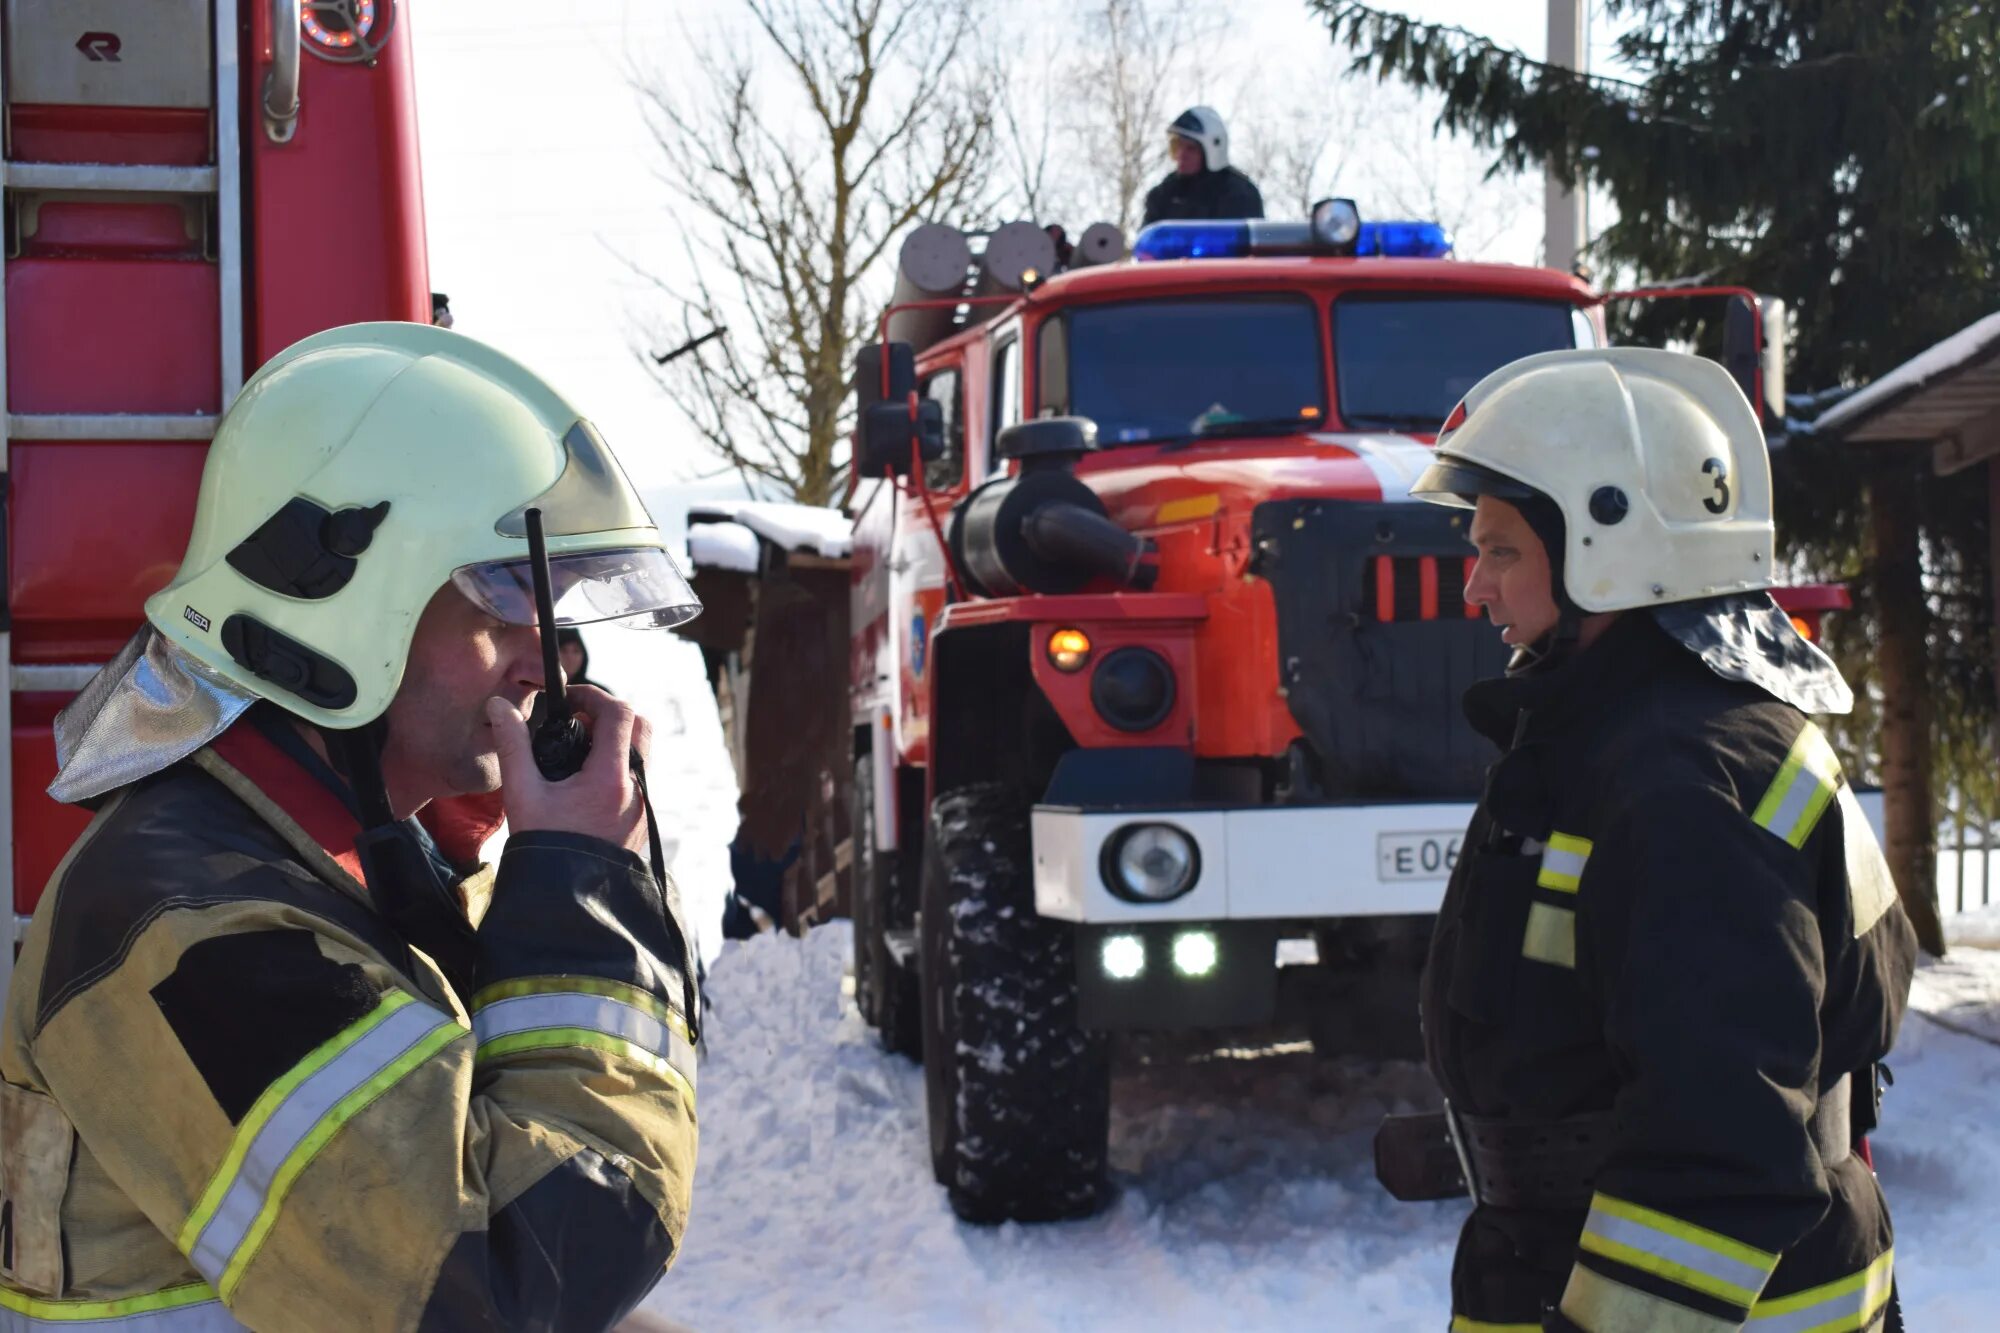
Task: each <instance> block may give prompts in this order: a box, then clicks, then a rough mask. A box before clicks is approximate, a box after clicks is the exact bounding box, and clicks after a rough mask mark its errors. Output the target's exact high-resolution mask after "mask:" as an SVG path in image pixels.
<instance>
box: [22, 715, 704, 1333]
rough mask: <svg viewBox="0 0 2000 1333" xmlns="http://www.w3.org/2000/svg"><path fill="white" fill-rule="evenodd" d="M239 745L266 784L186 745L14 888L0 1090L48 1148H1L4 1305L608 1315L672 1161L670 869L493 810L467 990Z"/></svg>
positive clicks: (519, 1318) (95, 1310)
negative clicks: (494, 849) (499, 849)
mask: <svg viewBox="0 0 2000 1333" xmlns="http://www.w3.org/2000/svg"><path fill="white" fill-rule="evenodd" d="M241 728H242V724H239V728H238V729H239V730H240V729H241ZM230 737H231V738H234V739H233V740H232V744H233V745H235V746H237V747H238V748H239V749H240V748H241V746H242V745H243V744H244V743H245V742H244V740H243V738H242V737H238V736H237V734H236V732H235V731H232V732H231V733H230ZM249 743H250V744H251V745H252V746H253V747H254V746H255V742H254V741H252V742H249ZM218 748H227V747H220V746H219V747H218ZM253 757H255V758H257V759H258V761H259V765H258V771H259V772H260V773H262V774H264V775H265V784H266V785H267V786H268V785H269V778H270V775H272V774H278V775H281V776H286V780H285V781H282V782H279V783H278V784H276V785H278V786H279V787H281V788H282V790H277V791H270V790H260V787H259V784H257V783H252V782H250V781H249V780H248V779H247V778H246V777H245V775H244V771H243V770H242V769H241V768H238V767H237V766H235V765H232V764H230V763H228V762H226V761H224V760H223V759H221V758H220V757H219V756H218V754H216V753H214V752H209V751H204V752H202V753H201V754H200V755H198V756H196V757H195V759H194V761H192V762H190V763H186V764H182V765H179V766H177V767H175V768H173V769H171V770H169V771H167V772H166V773H163V774H160V775H158V776H157V777H154V778H152V779H148V780H146V781H144V782H141V783H138V784H135V785H133V786H132V787H128V788H124V789H121V790H120V791H118V792H117V793H114V794H113V795H112V796H111V797H110V798H109V799H108V801H107V803H106V804H105V805H104V807H103V808H102V809H100V810H99V812H98V814H97V816H96V818H95V820H94V821H93V822H92V824H91V826H90V829H89V830H88V831H87V832H86V833H85V835H84V836H83V838H82V839H81V840H80V841H79V842H78V844H77V846H76V848H75V849H73V850H72V851H71V853H70V855H69V857H68V858H67V859H66V860H65V862H64V863H63V865H62V867H61V868H60V869H59V870H58V872H57V874H56V876H55V878H54V880H53V882H52V884H51V886H50V889H49V892H48V893H47V894H46V895H45V897H44V899H43V902H42V905H41V909H40V910H39V911H38V912H37V914H36V917H35V921H34V924H33V926H32V928H31V929H30V931H29V933H28V938H27V941H26V944H25V946H24V948H23V950H22V954H21V959H20V963H19V966H18V968H17V970H16V972H15V975H14V981H13V987H12V990H11V992H10V995H9V999H8V1005H7V1012H6V1017H5V1024H4V1037H0V1075H4V1078H5V1084H6V1086H5V1088H4V1102H0V1115H5V1116H10V1117H18V1118H19V1120H20V1122H21V1123H22V1124H23V1125H37V1126H40V1127H41V1130H42V1131H43V1132H42V1134H41V1141H42V1142H43V1143H44V1144H47V1145H60V1147H59V1148H55V1149H50V1150H46V1151H43V1152H41V1153H39V1154H38V1155H37V1156H36V1158H35V1160H33V1161H29V1160H26V1159H22V1160H12V1159H10V1158H9V1157H8V1155H7V1154H5V1153H0V1178H4V1181H5V1183H6V1185H7V1187H8V1194H9V1196H10V1198H14V1200H15V1203H16V1212H15V1214H14V1226H15V1232H16V1235H17V1237H20V1238H24V1239H26V1240H27V1241H28V1243H27V1244H26V1245H25V1247H23V1246H20V1245H17V1247H16V1248H15V1250H14V1251H13V1252H12V1254H11V1259H12V1266H11V1267H4V1268H0V1283H4V1288H5V1289H0V1330H4V1329H9V1328H43V1327H56V1326H61V1327H65V1328H87V1327H93V1326H98V1325H99V1324H102V1326H106V1327H108V1326H109V1324H108V1323H104V1322H103V1321H109V1320H116V1321H117V1323H116V1326H117V1327H118V1328H119V1329H121V1330H132V1333H151V1330H153V1329H160V1330H168V1329H171V1330H174V1331H175V1333H180V1331H181V1330H194V1329H204V1330H205V1329H213V1328H236V1327H249V1328H253V1329H271V1330H279V1329H282V1330H299V1329H308V1330H309V1329H385V1330H403V1329H419V1328H439V1329H446V1328H448V1329H468V1328H479V1329H496V1330H497V1329H549V1330H557V1329H560V1330H564V1333H567V1331H568V1330H572V1329H590V1328H605V1327H608V1326H610V1325H611V1324H612V1323H615V1322H616V1321H617V1320H618V1319H619V1318H622V1317H623V1315H624V1314H625V1312H626V1311H627V1310H629V1309H630V1308H631V1307H632V1306H633V1305H635V1304H636V1303H637V1302H638V1301H639V1299H640V1298H641V1297H642V1296H643V1295H644V1294H645V1293H646V1291H647V1290H648V1289H649V1288H650V1287H651V1286H652V1285H653V1284H654V1282H655V1281H656V1280H657V1279H658V1277H659V1276H660V1274H661V1272H662V1271H663V1270H664V1269H665V1267H666V1265H667V1264H668V1262H669V1261H670V1260H671V1258H672V1257H673V1255H674V1253H675V1251H676V1250H677V1248H678V1245H679V1241H680V1237H681V1234H682V1231H683V1228H684V1227H685V1224H686V1219H687V1210H688V1199H689V1186H690V1183H691V1180H692V1177H693V1172H694V1155H695V1111H694V1099H695V1068H694V1050H693V1047H692V1044H691V1042H690V1040H689V1035H690V1034H689V1030H688V1024H687V1022H686V1016H685V1015H684V1014H682V1013H681V1012H680V1008H679V1006H680V1004H681V1002H682V996H683V995H684V993H685V992H684V990H683V986H682V971H683V969H684V968H685V967H687V966H688V960H687V959H686V958H685V957H684V956H683V953H682V946H681V944H680V941H682V940H684V939H686V938H687V936H686V933H685V931H684V930H683V929H681V928H680V927H679V926H678V925H677V923H675V922H673V921H671V920H670V919H669V914H670V912H671V911H672V910H673V909H672V908H671V906H670V903H671V897H670V894H668V893H663V889H662V886H661V885H659V884H657V883H655V882H654V879H653V876H652V874H651V873H650V871H649V870H648V869H647V868H646V867H645V865H644V864H643V863H642V862H641V861H640V860H639V859H638V858H636V857H634V856H632V855H631V854H630V853H628V852H626V851H625V850H623V849H622V848H618V847H614V846H611V845H610V844H607V843H603V842H599V841H597V840H595V839H591V838H584V837H580V836H576V835H569V834H557V833H526V834H517V835H516V836H515V837H514V838H513V839H512V841H511V842H510V844H509V846H508V848H507V851H506V854H505V856H504V857H503V858H502V861H501V864H500V867H499V870H498V873H497V876H496V877H495V878H494V880H493V887H492V896H491V905H490V907H488V908H487V909H486V911H485V914H484V917H483V918H482V919H481V920H480V921H479V929H478V955H479V956H478V963H477V975H476V979H475V988H474V991H473V994H472V995H471V996H470V997H469V1000H468V998H467V997H461V996H460V995H458V994H456V993H455V992H454V991H453V990H452V988H451V986H450V985H449V984H448V983H447V982H446V980H445V978H444V976H443V974H442V973H441V972H440V971H439V970H438V969H437V968H436V967H435V966H434V965H433V964H432V963H431V961H430V960H429V959H428V958H427V957H426V956H425V955H424V954H423V953H422V952H421V951H420V950H417V949H414V948H412V947H411V946H410V945H408V944H407V943H406V942H405V941H403V940H402V939H400V938H399V937H398V936H397V935H396V934H395V933H394V932H393V931H392V930H391V929H390V928H389V927H388V925H387V924H386V922H385V921H384V920H383V919H382V918H381V917H380V916H378V915H377V914H376V913H375V912H374V911H373V910H372V909H371V907H370V905H369V900H368V895H367V891H366V889H365V887H363V886H362V885H361V884H360V883H358V882H357V881H356V880H355V879H354V878H353V877H352V875H351V873H350V872H349V869H348V867H349V866H351V865H352V860H351V857H350V856H347V855H345V854H344V853H345V848H346V846H348V845H351V839H352V836H353V832H354V828H355V826H354V823H353V820H352V817H351V816H349V815H347V813H346V809H345V807H344V806H343V805H341V803H340V801H339V800H338V799H337V797H336V796H335V795H334V794H333V793H332V792H330V791H329V790H328V789H327V788H326V787H324V786H322V785H320V784H318V783H317V782H315V781H314V780H313V779H311V778H309V777H306V776H305V774H304V773H303V771H302V770H297V771H293V770H296V765H294V766H293V770H287V769H285V768H284V766H283V764H282V763H281V764H278V765H273V764H271V763H270V762H269V761H270V759H271V756H270V755H269V754H268V753H263V752H262V751H259V752H258V753H257V754H256V755H255V756H253ZM343 837H344V838H345V839H347V840H348V841H347V842H346V843H343V842H342V838H343ZM343 862H345V863H346V864H343ZM72 1131H73V1132H72ZM56 1152H60V1153H64V1154H68V1155H69V1156H68V1160H67V1162H66V1169H63V1170H53V1169H51V1157H52V1155H53V1154H54V1153H56ZM17 1190H18V1191H20V1193H19V1195H18V1197H17Z"/></svg>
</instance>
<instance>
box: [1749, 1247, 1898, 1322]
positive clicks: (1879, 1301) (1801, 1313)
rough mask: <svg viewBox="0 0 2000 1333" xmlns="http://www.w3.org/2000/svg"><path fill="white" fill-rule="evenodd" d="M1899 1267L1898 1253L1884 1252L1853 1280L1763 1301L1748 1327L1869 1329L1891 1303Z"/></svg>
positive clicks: (1757, 1307)
mask: <svg viewBox="0 0 2000 1333" xmlns="http://www.w3.org/2000/svg"><path fill="white" fill-rule="evenodd" d="M1895 1263H1896V1260H1895V1252H1894V1251H1893V1250H1884V1251H1883V1252H1882V1257H1881V1258H1879V1259H1877V1260H1876V1261H1875V1262H1874V1263H1872V1264H1870V1265H1868V1267H1867V1268H1865V1269H1863V1270H1862V1271H1861V1272H1859V1273H1856V1274H1855V1275H1854V1276H1853V1277H1849V1278H1843V1279H1841V1280H1840V1281H1839V1282H1829V1283H1827V1284H1826V1285H1825V1286H1822V1287H1814V1288H1813V1289H1812V1290H1810V1291H1802V1292H1799V1293H1798V1294H1797V1295H1795V1296H1782V1297H1779V1298H1778V1299H1776V1300H1771V1301H1759V1302H1757V1305H1756V1308H1754V1309H1753V1310H1751V1312H1750V1322H1749V1324H1748V1325H1746V1327H1747V1328H1749V1329H1750V1330H1752V1333H1837V1331H1844V1330H1850V1329H1862V1328H1866V1327H1867V1326H1868V1325H1869V1324H1870V1323H1871V1322H1872V1321H1873V1320H1874V1318H1875V1316H1876V1315H1877V1314H1879V1313H1881V1310H1882V1307H1883V1306H1885V1305H1887V1304H1888V1303H1889V1285H1890V1282H1891V1281H1892V1280H1893V1278H1894V1276H1895Z"/></svg>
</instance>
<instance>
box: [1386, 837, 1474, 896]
mask: <svg viewBox="0 0 2000 1333" xmlns="http://www.w3.org/2000/svg"><path fill="white" fill-rule="evenodd" d="M1464 837H1465V833H1464V830H1462V829H1461V830H1456V831H1452V832H1438V833H1378V834H1376V835H1375V878H1376V879H1378V880H1381V881H1382V882H1383V883H1385V884H1387V883H1393V882H1395V881H1398V880H1425V879H1449V878H1450V877H1451V872H1452V869H1453V867H1455V866H1456V865H1457V864H1458V846H1459V843H1460V842H1461V841H1462V840H1463V839H1464Z"/></svg>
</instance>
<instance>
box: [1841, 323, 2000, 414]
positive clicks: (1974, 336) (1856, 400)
mask: <svg viewBox="0 0 2000 1333" xmlns="http://www.w3.org/2000/svg"><path fill="white" fill-rule="evenodd" d="M1996 348H2000V314H1992V315H1988V316H1987V317H1986V318H1984V319H1982V320H1980V321H1979V322H1977V323H1975V324H1968V325H1967V326H1966V327H1964V328H1962V329H1960V330H1959V331H1958V332H1957V333H1954V334H1952V335H1951V337H1949V338H1946V339H1945V340H1944V341H1943V342H1941V343H1938V344H1937V345H1936V346H1934V347H1931V348H1928V349H1926V350H1925V351H1922V352H1919V353H1918V354H1917V355H1915V356H1913V357H1911V358H1910V359H1909V360H1908V361H1905V362H1904V363H1903V364H1902V365H1900V366H1897V367H1896V368H1895V369H1894V370H1892V371H1890V372H1889V373H1888V374H1886V375H1884V376H1882V378H1880V379H1878V380H1876V381H1875V382H1874V383H1873V384H1870V385H1868V386H1867V387H1866V388H1864V389H1860V390H1858V391H1856V392H1855V393H1853V394H1852V395H1850V396H1849V397H1847V398H1844V399H1842V400H1841V401H1840V403H1839V404H1838V405H1836V406H1835V407H1833V408H1832V409H1830V410H1829V411H1827V412H1824V413H1822V414H1821V415H1820V417H1819V418H1818V419H1817V420H1815V421H1814V422H1813V431H1814V432H1815V433H1816V434H1819V435H1845V434H1847V433H1848V432H1849V431H1851V430H1853V429H1854V428H1855V427H1856V426H1859V425H1860V424H1861V423H1862V422H1864V421H1866V420H1868V419H1869V418H1870V417H1872V416H1874V415H1875V414H1876V413H1878V412H1880V411H1883V410H1885V409H1887V408H1889V407H1892V406H1894V405H1895V404H1896V403H1898V402H1901V401H1902V400H1903V399H1904V398H1907V397H1908V396H1909V395H1911V394H1913V393H1915V392H1916V391H1917V390H1919V389H1921V388H1923V387H1925V386H1926V385H1928V384H1930V383H1932V382H1933V381H1935V380H1937V379H1940V378H1942V377H1944V376H1946V375H1949V374H1951V373H1952V372H1954V371H1957V370H1961V369H1963V368H1964V367H1966V366H1968V365H1970V364H1971V363H1973V362H1975V361H1978V360H1980V359H1981V358H1982V357H1985V356H1987V355H1990V354H1991V353H1992V352H1994V351H1995V350H1996Z"/></svg>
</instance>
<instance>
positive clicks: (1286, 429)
mask: <svg viewBox="0 0 2000 1333" xmlns="http://www.w3.org/2000/svg"><path fill="white" fill-rule="evenodd" d="M1325 426H1326V422H1325V420H1324V419H1323V418H1320V417H1245V418H1243V419H1241V420H1229V421H1210V422H1207V423H1205V424H1203V425H1202V426H1200V427H1199V428H1197V429H1196V430H1195V432H1194V433H1193V434H1191V435H1174V436H1170V437H1168V438H1167V441H1166V443H1165V445H1164V446H1163V447H1164V448H1168V449H1183V448H1186V447H1187V446H1188V445H1190V444H1193V443H1194V442H1195V441H1197V440H1229V439H1240V438H1242V437H1244V436H1250V435H1302V434H1304V433H1306V432H1307V431H1313V430H1322V429H1324V428H1325Z"/></svg>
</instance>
